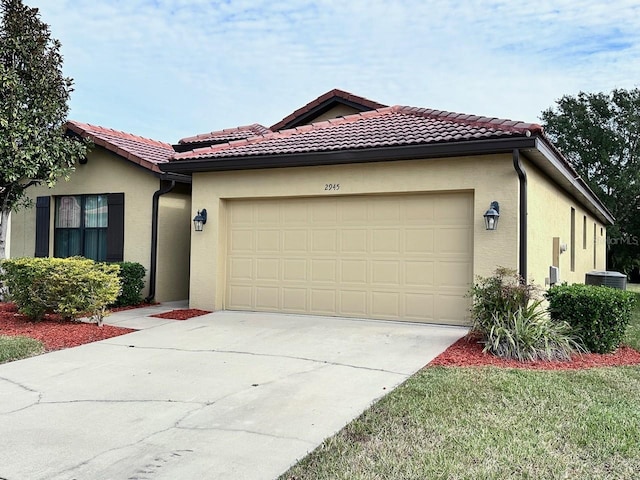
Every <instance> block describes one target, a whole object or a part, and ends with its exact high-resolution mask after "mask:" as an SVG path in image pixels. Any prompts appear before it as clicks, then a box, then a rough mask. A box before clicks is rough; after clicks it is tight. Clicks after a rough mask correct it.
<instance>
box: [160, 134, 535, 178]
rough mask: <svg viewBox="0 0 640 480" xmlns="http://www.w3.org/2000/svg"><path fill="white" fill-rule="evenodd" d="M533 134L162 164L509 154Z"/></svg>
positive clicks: (230, 165)
mask: <svg viewBox="0 0 640 480" xmlns="http://www.w3.org/2000/svg"><path fill="white" fill-rule="evenodd" d="M534 146H535V140H534V139H533V138H530V137H517V138H514V137H510V138H501V139H491V140H470V141H464V142H447V143H432V144H422V145H403V146H389V147H378V148H363V149H353V150H334V151H325V152H307V153H290V154H277V155H248V156H242V157H230V158H196V159H190V160H174V161H170V162H168V163H164V164H162V165H160V169H161V170H162V171H165V172H176V173H194V172H221V171H229V170H255V169H264V168H286V167H310V166H319V165H339V164H346V163H368V162H388V161H397V160H414V159H421V158H438V157H456V156H465V155H483V154H491V153H507V152H511V151H512V150H513V149H514V148H532V147H534Z"/></svg>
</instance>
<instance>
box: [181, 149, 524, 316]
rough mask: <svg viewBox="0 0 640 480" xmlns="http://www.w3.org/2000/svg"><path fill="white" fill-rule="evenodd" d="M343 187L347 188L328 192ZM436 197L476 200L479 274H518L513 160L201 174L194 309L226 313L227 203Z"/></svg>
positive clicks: (195, 203) (196, 182)
mask: <svg viewBox="0 0 640 480" xmlns="http://www.w3.org/2000/svg"><path fill="white" fill-rule="evenodd" d="M338 184H339V185H340V187H339V190H335V189H327V185H338ZM434 192H472V194H473V274H474V275H483V276H486V275H489V274H491V273H492V272H493V271H494V270H495V267H496V266H497V265H502V266H505V267H509V268H517V261H518V241H517V240H518V178H517V175H516V173H515V171H514V169H513V165H512V159H511V155H495V156H482V157H456V158H443V159H425V160H411V161H393V162H379V163H366V164H349V165H334V166H318V167H298V168H280V169H267V170H246V171H234V172H211V173H195V174H194V175H193V194H192V212H191V215H192V216H194V215H195V213H196V210H200V209H202V208H206V209H207V211H208V220H207V224H206V225H205V228H204V231H203V232H199V233H194V234H192V237H191V239H192V240H191V247H192V249H191V286H190V305H191V307H192V308H202V309H207V310H220V309H223V308H224V301H225V282H226V271H225V268H226V267H225V264H226V256H227V245H226V243H227V234H226V231H227V230H226V228H227V227H226V224H225V223H226V218H227V212H226V201H231V200H233V199H273V198H296V197H298V198H301V197H330V196H335V195H386V194H399V193H434ZM492 201H498V202H499V203H500V223H499V228H498V230H497V231H487V230H485V227H484V219H483V214H484V212H485V211H486V210H487V209H488V208H489V205H490V203H491V202H492Z"/></svg>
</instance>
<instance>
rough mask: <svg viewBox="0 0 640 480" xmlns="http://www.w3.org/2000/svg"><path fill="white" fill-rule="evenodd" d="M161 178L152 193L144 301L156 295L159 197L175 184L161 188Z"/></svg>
mask: <svg viewBox="0 0 640 480" xmlns="http://www.w3.org/2000/svg"><path fill="white" fill-rule="evenodd" d="M162 182H163V180H162V178H161V179H160V189H159V190H156V191H155V192H154V193H153V202H152V207H151V265H150V266H149V295H148V296H147V297H146V298H145V299H144V301H145V303H151V301H152V300H153V299H154V297H155V296H156V276H157V271H158V214H159V211H160V208H159V207H160V197H161V196H162V195H164V194H165V193H169V192H170V191H171V190H173V189H174V188H175V186H176V181H175V180H171V183H170V184H169V185H168V186H167V187H165V188H162Z"/></svg>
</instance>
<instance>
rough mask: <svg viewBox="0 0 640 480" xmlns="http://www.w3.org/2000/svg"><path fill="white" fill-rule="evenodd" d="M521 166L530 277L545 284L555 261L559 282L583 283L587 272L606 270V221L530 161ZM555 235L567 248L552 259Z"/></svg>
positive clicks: (542, 284) (538, 282)
mask: <svg viewBox="0 0 640 480" xmlns="http://www.w3.org/2000/svg"><path fill="white" fill-rule="evenodd" d="M524 166H525V169H526V171H527V179H528V245H527V248H528V259H529V261H528V277H529V280H532V281H533V282H534V283H536V284H538V285H540V286H545V279H546V278H547V277H549V267H550V266H552V265H554V263H555V262H556V261H558V264H557V265H556V266H558V267H559V269H560V272H559V273H560V281H561V282H568V283H584V282H585V274H586V273H587V272H590V271H592V270H605V269H606V249H607V245H606V243H607V242H606V238H607V230H606V227H605V225H604V224H603V223H602V222H601V221H600V220H598V219H597V218H596V217H595V215H594V214H593V213H591V212H590V211H588V210H587V209H586V208H585V207H584V206H583V205H581V204H580V203H579V202H578V201H577V200H576V199H575V198H573V197H571V196H570V195H569V194H568V193H566V192H565V191H564V190H561V189H560V188H559V187H558V186H557V185H556V184H555V182H554V181H553V180H551V179H550V178H549V177H548V176H547V175H545V174H544V173H543V172H542V171H541V170H540V169H538V168H537V167H536V166H535V165H533V164H532V163H531V162H529V161H525V162H524ZM572 210H573V212H574V213H573V218H572ZM572 223H573V227H572ZM572 233H573V234H572ZM554 238H558V239H559V240H558V243H559V244H560V245H563V246H564V245H566V251H564V252H563V253H560V254H559V255H556V256H555V257H556V258H555V259H554V247H553V239H554Z"/></svg>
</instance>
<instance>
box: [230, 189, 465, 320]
mask: <svg viewBox="0 0 640 480" xmlns="http://www.w3.org/2000/svg"><path fill="white" fill-rule="evenodd" d="M227 211H228V218H227V265H226V266H227V284H226V302H225V308H226V309H228V310H251V311H267V312H287V313H308V314H314V315H337V316H345V317H363V318H378V319H389V320H407V321H418V322H434V323H447V324H464V323H466V321H465V320H466V317H467V309H468V306H469V302H468V300H467V299H466V298H465V297H464V295H465V293H466V292H467V289H468V288H469V285H470V283H471V281H472V277H473V267H472V265H473V261H472V255H473V228H472V215H473V196H472V194H471V193H446V194H420V195H393V196H391V195H389V196H386V195H385V196H343V197H338V196H333V197H329V198H327V197H322V198H318V197H313V198H295V199H290V198H288V199H269V200H233V201H229V202H228V204H227Z"/></svg>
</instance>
